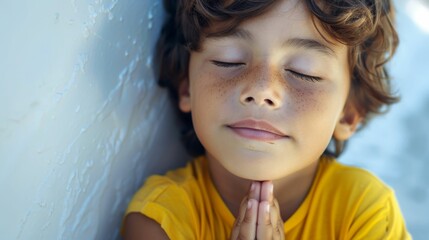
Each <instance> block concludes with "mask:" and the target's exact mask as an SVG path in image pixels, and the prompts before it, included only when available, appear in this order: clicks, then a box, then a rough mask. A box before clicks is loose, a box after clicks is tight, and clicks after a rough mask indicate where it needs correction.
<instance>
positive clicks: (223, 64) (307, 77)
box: [211, 60, 322, 82]
mask: <svg viewBox="0 0 429 240" xmlns="http://www.w3.org/2000/svg"><path fill="white" fill-rule="evenodd" d="M211 62H212V63H213V64H214V65H216V66H218V67H223V68H233V67H239V66H243V65H245V63H240V62H238V63H234V62H222V61H216V60H212V61H211ZM285 71H287V72H289V73H291V74H292V75H293V76H294V77H296V78H299V79H302V80H305V81H310V82H319V81H320V80H322V78H321V77H316V76H310V75H306V74H302V73H299V72H296V71H293V70H290V69H285Z"/></svg>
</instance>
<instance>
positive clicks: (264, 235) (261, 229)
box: [256, 201, 273, 239]
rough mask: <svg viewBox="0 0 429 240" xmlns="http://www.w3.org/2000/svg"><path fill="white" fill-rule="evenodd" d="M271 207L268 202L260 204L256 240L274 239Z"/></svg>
mask: <svg viewBox="0 0 429 240" xmlns="http://www.w3.org/2000/svg"><path fill="white" fill-rule="evenodd" d="M270 211H271V206H270V203H269V202H268V201H262V202H260V203H259V208H258V223H257V229H256V239H272V237H273V226H272V224H271V219H270Z"/></svg>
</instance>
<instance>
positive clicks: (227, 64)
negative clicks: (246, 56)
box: [211, 60, 245, 68]
mask: <svg viewBox="0 0 429 240" xmlns="http://www.w3.org/2000/svg"><path fill="white" fill-rule="evenodd" d="M211 62H212V63H213V64H214V65H216V66H218V67H223V68H233V67H240V66H243V65H245V63H234V62H221V61H216V60H212V61H211Z"/></svg>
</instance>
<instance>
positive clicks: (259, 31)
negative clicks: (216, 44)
mask: <svg viewBox="0 0 429 240" xmlns="http://www.w3.org/2000/svg"><path fill="white" fill-rule="evenodd" d="M212 26H213V28H212V29H211V30H209V33H208V34H207V35H206V37H205V39H213V40H219V39H225V38H227V39H241V40H245V41H248V42H255V41H260V42H263V43H265V44H266V45H270V44H274V45H276V46H279V47H284V46H292V47H304V48H308V49H312V50H316V51H319V52H320V53H323V54H326V55H331V56H335V52H336V50H337V49H336V48H344V47H345V46H344V45H343V44H340V43H339V42H338V41H336V40H334V38H333V37H331V36H330V35H329V34H328V33H326V32H325V31H324V29H323V27H322V26H321V24H320V23H319V22H318V20H317V18H315V17H314V18H313V17H312V14H311V13H310V11H309V10H308V8H307V6H306V3H305V1H303V0H279V1H277V2H276V3H275V4H274V5H273V6H272V7H271V8H270V9H268V11H266V12H264V13H262V14H260V15H258V16H256V17H252V18H248V19H245V20H244V21H243V22H241V23H240V24H239V25H238V26H235V27H234V28H230V29H228V31H219V29H222V27H223V26H222V25H221V26H218V25H216V24H213V25H212Z"/></svg>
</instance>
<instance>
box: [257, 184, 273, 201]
mask: <svg viewBox="0 0 429 240" xmlns="http://www.w3.org/2000/svg"><path fill="white" fill-rule="evenodd" d="M273 190H274V186H273V182H271V181H265V182H262V184H261V200H260V201H261V202H262V201H267V202H269V203H270V205H272V203H273V198H274V197H273Z"/></svg>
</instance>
